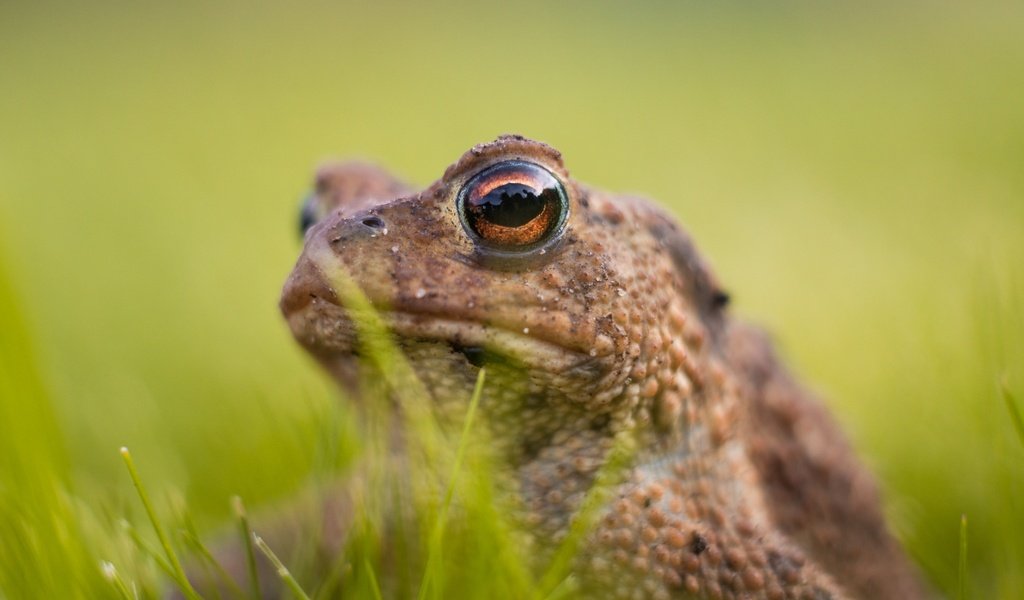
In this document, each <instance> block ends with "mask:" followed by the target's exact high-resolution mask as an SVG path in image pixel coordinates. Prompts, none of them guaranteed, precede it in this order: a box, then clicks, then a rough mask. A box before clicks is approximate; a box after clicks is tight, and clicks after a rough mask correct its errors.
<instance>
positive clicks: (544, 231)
mask: <svg viewBox="0 0 1024 600" xmlns="http://www.w3.org/2000/svg"><path fill="white" fill-rule="evenodd" d="M458 209H459V216H460V218H461V219H462V223H463V226H464V227H465V228H466V229H467V231H468V232H469V233H470V237H472V238H474V240H475V241H476V242H477V243H479V244H481V245H483V246H486V247H489V248H494V249H499V250H514V251H519V252H526V251H529V250H533V249H535V248H538V247H540V246H542V245H544V244H545V243H546V242H548V241H549V240H551V239H552V238H553V237H554V236H555V235H556V234H557V233H558V231H559V230H560V229H561V226H562V225H563V224H564V223H565V220H566V217H567V215H568V211H569V202H568V197H567V195H566V193H565V188H564V187H563V186H562V183H561V182H560V181H559V180H558V178H556V177H555V176H554V175H553V174H552V173H551V172H550V171H548V170H547V169H545V168H543V167H541V166H540V165H537V164H534V163H530V162H524V161H506V162H503V163H499V164H497V165H494V166H492V167H489V168H487V169H485V170H483V171H481V172H480V173H477V174H476V175H474V176H473V178H472V179H470V180H469V181H468V182H467V183H466V185H465V186H463V188H462V189H461V190H460V191H459V197H458Z"/></svg>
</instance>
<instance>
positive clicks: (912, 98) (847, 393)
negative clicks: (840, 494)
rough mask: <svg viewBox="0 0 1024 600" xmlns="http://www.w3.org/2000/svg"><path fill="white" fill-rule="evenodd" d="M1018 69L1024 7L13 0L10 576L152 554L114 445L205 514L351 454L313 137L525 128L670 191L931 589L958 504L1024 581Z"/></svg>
mask: <svg viewBox="0 0 1024 600" xmlns="http://www.w3.org/2000/svg"><path fill="white" fill-rule="evenodd" d="M1022 98H1024V7H1022V6H1021V5H1020V4H1019V3H1009V2H1007V3H991V2H983V3H972V4H969V5H968V4H963V5H956V4H939V3H902V4H898V5H893V6H887V5H882V4H878V5H873V4H867V5H864V4H861V5H857V6H854V5H852V4H851V5H848V6H847V5H833V6H830V7H819V6H814V5H810V4H801V3H783V4H775V5H772V6H767V5H758V4H751V3H725V4H721V3H720V4H717V5H716V6H714V7H700V6H693V5H691V6H675V5H673V4H670V3H648V4H645V5H643V9H642V10H641V9H639V8H638V6H637V5H632V4H631V5H628V6H627V5H622V6H620V5H616V4H613V3H588V4H574V5H573V4H560V5H559V6H557V7H553V6H542V5H532V4H528V3H521V4H517V5H515V6H514V7H509V6H500V5H493V6H481V7H478V6H475V5H474V6H473V7H472V8H471V7H470V6H469V5H468V4H467V5H465V6H450V7H445V8H444V9H442V8H440V7H437V6H427V5H404V4H398V3H391V2H385V3H379V4H375V5H374V6H373V7H369V6H360V7H345V6H337V5H330V4H319V5H308V6H305V7H302V8H299V7H294V6H293V7H288V8H285V7H283V6H275V5H272V4H264V5H260V6H252V5H237V6H228V5H222V6H218V7H213V6H209V5H206V4H195V5H191V6H185V5H174V6H171V5H162V6H142V5H123V4H117V3H104V4H102V5H98V4H90V5H84V4H83V5H49V4H44V3H36V4H32V5H24V6H14V5H12V4H9V3H8V4H4V5H2V6H0V263H2V264H3V265H4V267H5V268H6V275H5V276H4V277H2V278H0V328H2V329H0V332H2V336H3V337H2V341H0V343H2V349H3V353H2V354H0V369H2V371H0V375H2V377H3V380H2V381H0V384H2V386H3V387H0V393H2V395H0V418H2V422H0V434H2V436H0V437H2V439H0V443H2V444H3V446H2V447H0V449H2V450H3V454H2V456H0V466H2V469H3V470H2V471H0V526H2V527H3V531H2V533H0V596H4V595H6V596H7V597H10V598H20V597H73V596H74V595H75V592H76V591H77V593H78V595H79V596H80V597H96V595H97V594H100V593H106V592H109V593H110V594H114V591H113V590H112V589H111V588H109V587H107V586H106V584H105V582H102V581H101V580H99V579H98V578H97V577H98V561H99V560H101V559H105V560H120V561H121V563H120V564H134V563H132V562H131V561H133V560H138V562H139V563H140V564H139V565H138V567H137V568H138V569H139V570H141V571H145V570H146V569H149V570H152V565H151V564H150V565H149V566H147V565H146V564H145V562H146V561H145V560H140V559H138V557H135V556H134V555H133V553H132V550H131V548H132V546H131V544H129V543H127V542H126V541H125V534H124V533H123V532H120V531H118V530H117V529H118V527H119V526H118V525H116V523H117V520H118V519H119V518H121V517H127V518H129V519H130V520H131V521H132V522H134V523H135V524H136V526H137V527H138V528H139V530H143V529H145V523H144V522H143V521H141V520H137V518H138V517H141V513H140V511H139V509H138V505H137V503H136V501H135V498H134V496H133V495H132V490H131V485H130V482H129V481H128V478H127V476H126V474H125V473H124V472H123V469H122V465H121V463H120V461H119V459H118V456H117V448H118V447H120V446H122V445H128V446H130V447H131V448H132V451H133V454H134V455H135V457H136V460H137V461H138V462H139V463H140V464H141V465H144V466H143V478H144V479H146V480H147V481H148V482H149V485H150V487H151V490H152V492H153V494H154V496H155V498H156V499H157V501H158V505H159V507H160V510H161V511H162V512H164V513H165V514H168V515H171V514H174V513H175V511H176V510H178V507H180V506H181V505H187V506H188V507H189V513H190V514H191V515H192V516H193V517H194V518H195V519H196V521H197V523H198V526H199V527H200V528H201V529H208V528H210V527H212V526H214V525H216V524H217V523H220V522H222V521H224V520H225V519H227V518H228V514H229V513H228V508H229V504H228V498H229V497H230V496H231V495H233V494H239V495H241V496H242V497H243V498H245V499H246V501H247V502H248V504H250V505H258V504H261V503H266V502H270V501H271V500H273V499H275V498H282V497H286V496H288V495H289V494H290V493H292V492H293V491H294V490H295V489H296V488H298V487H299V486H301V485H302V484H303V483H304V482H307V481H309V479H310V478H311V477H315V476H316V475H314V474H316V473H323V472H324V471H330V470H332V469H334V468H337V467H338V466H339V465H342V464H344V463H345V461H346V460H347V458H348V457H349V456H350V455H351V452H352V448H351V445H350V444H349V442H348V441H347V440H348V438H347V437H346V436H345V435H341V441H338V442H337V443H335V444H331V443H327V442H325V441H324V440H332V439H335V437H337V435H338V433H337V429H338V427H342V430H341V431H342V432H344V429H343V427H344V422H345V417H344V411H341V412H340V413H338V412H337V410H336V409H335V408H334V402H335V397H334V396H335V395H334V393H333V392H332V391H331V386H330V384H329V383H327V382H326V381H325V379H324V378H323V377H322V376H320V375H319V373H317V372H316V371H315V369H313V368H312V366H311V365H309V364H308V363H307V361H306V360H304V359H303V357H302V356H301V355H300V353H299V351H298V350H297V348H295V346H294V344H292V342H291V340H290V339H289V338H288V335H287V333H286V331H285V328H284V326H283V324H282V323H281V322H280V319H279V317H278V316H277V311H276V307H275V300H276V297H277V293H278V289H279V286H280V284H281V282H282V281H283V278H284V276H285V275H286V273H287V271H288V269H289V267H290V263H291V261H292V260H294V257H295V256H296V254H297V252H298V242H297V240H296V233H295V223H294V221H295V215H294V211H295V209H296V200H297V198H298V196H299V195H300V194H301V193H302V191H303V189H304V187H305V186H306V183H307V177H308V173H309V172H310V170H311V167H312V166H313V165H314V164H315V163H316V161H318V160H319V159H321V158H322V157H324V156H327V155H331V154H343V155H349V154H360V155H367V156H370V157H374V158H377V159H380V160H381V161H383V162H385V163H387V164H389V165H391V166H393V167H394V168H395V169H396V170H397V171H399V172H400V173H402V174H405V175H406V176H408V177H409V178H410V179H412V180H414V181H416V182H419V183H426V182H428V181H430V180H432V179H434V178H436V177H438V176H439V175H440V173H441V171H442V170H443V169H444V167H445V166H447V164H449V163H450V162H451V161H453V160H455V159H456V158H457V157H458V155H459V154H460V153H461V152H462V151H464V150H465V149H466V148H468V147H469V146H470V145H472V144H473V143H476V142H479V141H483V140H486V139H490V138H492V137H493V136H494V135H496V134H497V133H501V132H504V131H517V132H521V133H524V134H527V135H530V136H533V137H537V138H539V139H543V140H546V141H548V142H550V143H552V144H553V145H555V146H556V147H557V148H559V149H560V150H562V151H563V153H564V154H565V157H566V161H567V164H568V166H569V168H570V169H571V170H572V171H573V173H574V175H575V176H577V177H578V178H580V179H581V180H583V181H587V182H590V183H593V184H595V185H598V186H601V187H605V188H609V189H623V190H630V191H639V192H643V193H645V194H647V195H650V196H652V197H655V198H658V199H659V200H661V201H662V202H665V203H668V204H669V205H670V206H671V207H672V208H673V209H674V211H675V212H676V214H677V215H679V217H680V218H681V219H682V220H683V222H684V223H685V224H686V226H687V227H688V228H689V229H690V230H691V231H692V232H693V233H694V235H695V237H696V238H697V241H698V243H699V244H700V245H701V247H702V248H703V249H704V252H705V254H706V255H707V256H708V257H710V259H711V260H712V262H713V263H714V264H715V265H716V267H717V270H718V272H719V275H720V276H721V278H722V280H723V281H724V282H725V283H726V284H727V285H728V287H729V288H730V291H731V292H732V293H733V295H734V297H735V298H736V299H737V302H736V312H738V313H740V314H743V315H747V316H750V317H751V318H755V319H757V320H759V321H761V322H764V323H765V324H767V325H768V326H769V327H770V328H771V329H772V330H773V331H774V332H775V333H776V334H777V337H778V339H779V341H780V344H781V346H782V348H783V350H784V352H785V353H786V354H787V355H788V357H789V358H790V360H791V362H792V363H793V364H794V367H795V368H796V369H797V370H798V371H800V373H801V374H802V375H803V376H804V378H805V379H806V380H808V381H809V382H811V384H812V385H814V386H815V387H816V388H817V389H820V390H822V391H823V392H824V393H825V395H826V396H827V398H828V400H829V402H830V404H831V405H832V406H833V407H834V409H835V411H836V412H837V413H838V415H839V416H840V418H841V419H842V420H843V422H844V423H845V424H846V425H847V429H848V431H849V432H850V434H851V436H852V438H853V439H854V441H855V442H856V444H857V445H858V447H859V448H860V449H861V451H862V452H863V454H864V455H865V457H866V458H867V460H868V461H869V462H870V463H871V464H872V465H873V466H874V468H875V470H876V472H877V473H878V474H879V476H880V477H881V478H882V480H883V482H884V484H885V489H886V492H887V500H888V507H889V512H890V514H891V515H892V517H893V522H894V524H895V526H896V527H897V529H898V531H899V533H900V535H901V537H902V538H903V539H904V540H905V541H906V543H907V546H908V547H909V549H910V551H911V552H912V553H913V554H914V556H915V557H916V558H917V559H918V560H919V562H920V564H921V565H922V567H923V568H924V569H925V570H926V572H927V573H928V575H929V576H930V577H931V579H932V580H933V581H934V582H935V584H936V586H937V587H938V588H940V589H942V590H945V591H946V592H947V593H949V594H952V593H953V591H954V590H955V589H956V586H957V556H958V551H957V548H958V539H957V536H958V527H959V518H960V515H961V514H966V515H967V516H968V519H969V523H970V528H969V531H970V540H969V541H970V564H969V575H970V588H971V591H972V592H973V594H974V596H975V597H1001V598H1019V597H1022V596H1024V569H1021V567H1020V566H1021V565H1022V564H1024V446H1022V445H1021V443H1020V440H1019V439H1018V438H1016V436H1015V433H1014V430H1013V425H1012V422H1011V420H1010V418H1009V415H1008V413H1007V410H1006V406H1005V404H1004V401H1003V399H1002V397H1001V394H1000V385H999V382H1000V381H1002V380H1005V382H1006V387H1007V389H1008V391H1009V392H1010V395H1012V396H1013V397H1015V398H1016V399H1017V401H1018V402H1019V401H1021V399H1024V273H1022V265H1024V260H1022V257H1024V168H1022V165H1024V103H1022V102H1021V99H1022ZM14 307H18V310H15V308H14ZM19 314H21V315H23V316H24V319H22V317H19ZM339 422H340V423H342V425H338V424H339ZM55 540H58V541H55ZM133 568H135V567H133ZM96 586H99V587H96ZM36 592H38V593H36Z"/></svg>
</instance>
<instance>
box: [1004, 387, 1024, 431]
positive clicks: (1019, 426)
mask: <svg viewBox="0 0 1024 600" xmlns="http://www.w3.org/2000/svg"><path fill="white" fill-rule="evenodd" d="M999 390H1000V391H1001V392H1002V396H1003V401H1004V402H1006V410H1007V411H1008V412H1009V413H1010V420H1011V421H1013V427H1014V429H1016V430H1017V439H1019V440H1020V443H1021V444H1024V418H1021V416H1020V408H1018V406H1017V400H1016V398H1014V397H1013V394H1011V393H1010V384H1009V383H1007V381H1006V376H1003V378H1002V380H1001V381H1000V382H999Z"/></svg>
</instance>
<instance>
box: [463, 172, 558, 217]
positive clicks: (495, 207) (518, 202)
mask: <svg viewBox="0 0 1024 600" xmlns="http://www.w3.org/2000/svg"><path fill="white" fill-rule="evenodd" d="M557 201H558V192H557V191H555V190H554V189H553V188H547V189H545V190H543V191H542V192H541V193H540V195H539V196H538V195H537V191H536V190H535V189H533V188H532V187H531V186H529V185H526V184H522V183H506V184H505V185H502V186H498V187H496V188H494V189H493V190H491V191H490V192H489V193H488V194H487V195H485V196H483V197H481V198H480V199H479V200H477V201H476V202H474V203H473V204H474V206H475V207H476V209H477V210H478V211H479V212H480V215H481V216H482V217H483V218H484V219H486V220H487V221H489V222H491V223H494V224H495V225H501V226H503V227H519V226H521V225H525V224H527V223H529V222H530V221H532V220H534V219H535V218H537V215H539V214H540V213H541V212H542V211H543V210H544V205H545V204H547V203H548V202H557Z"/></svg>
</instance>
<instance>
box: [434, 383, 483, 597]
mask: <svg viewBox="0 0 1024 600" xmlns="http://www.w3.org/2000/svg"><path fill="white" fill-rule="evenodd" d="M486 373H487V371H486V369H480V374H479V375H477V378H476V386H475V387H474V389H473V397H472V398H471V399H470V401H469V409H468V410H467V411H466V421H465V422H464V423H463V425H462V434H461V435H460V436H459V447H458V450H456V452H455V464H454V465H453V466H452V473H451V476H450V477H449V479H448V489H447V490H445V495H444V503H443V504H442V505H441V510H440V512H439V513H438V515H437V520H436V521H435V522H434V527H433V530H432V531H431V533H430V554H429V555H428V556H427V567H426V570H425V571H424V573H423V582H422V583H421V584H420V592H419V600H423V599H424V598H426V596H427V591H428V590H429V589H430V587H431V586H432V585H438V583H437V582H438V580H439V579H440V578H441V577H442V573H441V571H440V568H439V565H440V555H441V544H442V542H443V540H444V530H445V526H446V525H447V523H448V512H449V509H450V508H451V505H452V498H453V497H454V496H455V482H456V480H457V479H458V476H459V471H460V470H461V469H462V461H463V458H464V457H465V455H466V446H468V445H469V432H470V429H471V427H472V426H473V418H474V417H475V416H476V409H477V406H479V405H480V397H481V396H482V395H483V391H484V380H485V379H486Z"/></svg>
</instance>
